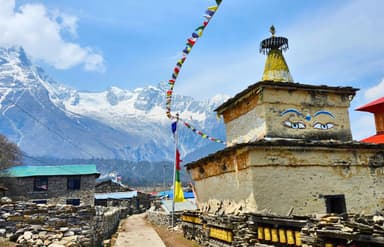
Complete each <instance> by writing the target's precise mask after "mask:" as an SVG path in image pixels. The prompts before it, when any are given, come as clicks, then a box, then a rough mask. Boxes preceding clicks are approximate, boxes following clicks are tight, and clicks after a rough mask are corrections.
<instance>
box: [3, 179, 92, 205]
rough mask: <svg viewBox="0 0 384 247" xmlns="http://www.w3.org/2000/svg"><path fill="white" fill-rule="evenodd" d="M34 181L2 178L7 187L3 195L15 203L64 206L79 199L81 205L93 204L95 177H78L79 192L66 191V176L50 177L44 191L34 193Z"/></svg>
mask: <svg viewBox="0 0 384 247" xmlns="http://www.w3.org/2000/svg"><path fill="white" fill-rule="evenodd" d="M34 179H35V177H20V178H2V181H4V183H5V184H6V186H7V187H8V191H7V192H6V193H5V195H6V196H7V197H9V198H11V199H12V200H15V201H28V200H31V201H39V200H47V203H49V204H66V203H67V199H80V204H82V205H93V204H94V191H95V189H94V188H95V175H82V176H80V190H68V189H67V179H68V177H67V176H50V177H48V188H47V190H46V191H34Z"/></svg>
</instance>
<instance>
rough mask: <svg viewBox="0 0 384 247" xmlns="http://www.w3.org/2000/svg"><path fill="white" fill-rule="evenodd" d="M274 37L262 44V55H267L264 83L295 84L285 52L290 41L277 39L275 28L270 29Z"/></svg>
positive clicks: (283, 38) (282, 38)
mask: <svg viewBox="0 0 384 247" xmlns="http://www.w3.org/2000/svg"><path fill="white" fill-rule="evenodd" d="M270 32H271V34H272V36H271V37H270V38H267V39H264V40H263V41H261V43H260V53H263V54H266V55H267V60H266V62H265V67H264V73H263V77H262V80H263V81H277V82H293V79H292V76H291V73H290V72H289V68H288V65H287V63H286V62H285V59H284V56H283V51H286V50H287V49H288V39H287V38H285V37H276V36H275V33H276V30H275V27H274V26H273V25H272V26H271V28H270Z"/></svg>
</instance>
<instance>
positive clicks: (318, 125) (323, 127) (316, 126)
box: [313, 122, 335, 130]
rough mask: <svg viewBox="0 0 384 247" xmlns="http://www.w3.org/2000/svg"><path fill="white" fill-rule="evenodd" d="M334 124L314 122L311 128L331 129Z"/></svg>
mask: <svg viewBox="0 0 384 247" xmlns="http://www.w3.org/2000/svg"><path fill="white" fill-rule="evenodd" d="M334 126H335V125H334V124H333V123H326V124H322V123H320V122H316V123H315V124H314V125H313V128H315V129H319V130H328V129H332V128H333V127H334Z"/></svg>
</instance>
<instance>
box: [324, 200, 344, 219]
mask: <svg viewBox="0 0 384 247" xmlns="http://www.w3.org/2000/svg"><path fill="white" fill-rule="evenodd" d="M324 199H325V206H326V207H327V213H328V214H332V213H334V214H343V213H346V212H347V207H346V205H345V196H344V195H326V196H324Z"/></svg>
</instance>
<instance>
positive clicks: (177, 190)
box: [173, 148, 184, 202]
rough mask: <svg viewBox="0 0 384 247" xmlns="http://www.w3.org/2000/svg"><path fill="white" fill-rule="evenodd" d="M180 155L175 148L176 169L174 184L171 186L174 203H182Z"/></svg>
mask: <svg viewBox="0 0 384 247" xmlns="http://www.w3.org/2000/svg"><path fill="white" fill-rule="evenodd" d="M180 162H181V160H180V153H179V150H177V148H176V162H175V165H176V169H175V172H176V174H175V184H174V185H173V186H174V188H173V191H174V201H175V202H183V201H184V192H183V188H182V185H181V181H180V170H181V168H180Z"/></svg>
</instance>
